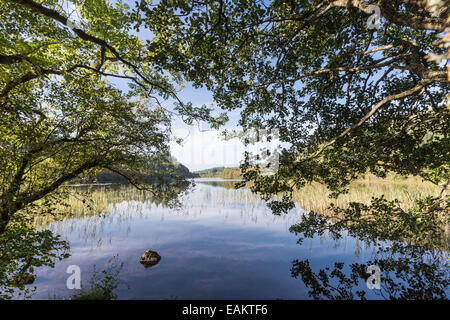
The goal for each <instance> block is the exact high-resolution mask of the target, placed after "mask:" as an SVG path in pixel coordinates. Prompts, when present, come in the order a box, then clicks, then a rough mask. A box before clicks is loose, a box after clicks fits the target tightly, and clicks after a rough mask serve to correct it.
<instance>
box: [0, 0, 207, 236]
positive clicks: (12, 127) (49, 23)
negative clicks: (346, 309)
mask: <svg viewBox="0 0 450 320" xmlns="http://www.w3.org/2000/svg"><path fill="white" fill-rule="evenodd" d="M0 12H1V13H0V22H1V23H0V106H1V107H0V122H1V127H0V185H1V187H0V233H1V232H2V231H3V230H4V229H5V226H6V225H7V223H8V221H10V219H11V217H12V215H14V214H15V213H16V212H18V211H20V210H23V209H26V208H27V206H29V205H30V204H32V203H33V202H35V201H37V200H41V199H44V198H45V197H47V196H49V195H51V194H54V193H55V192H57V191H58V190H59V189H60V186H61V185H63V184H64V183H65V182H67V181H69V180H71V179H73V178H75V177H77V176H79V175H80V174H82V173H92V172H93V170H97V169H103V170H105V169H106V170H109V171H111V172H114V173H116V174H119V175H121V176H124V177H126V179H128V180H129V181H130V182H132V183H133V184H135V185H136V186H138V185H140V184H139V182H138V181H137V179H136V177H139V176H143V175H144V174H147V173H149V172H148V171H152V170H153V169H155V168H157V165H156V164H158V163H166V162H167V161H170V154H169V148H168V143H169V139H170V120H171V116H172V115H173V114H174V113H177V112H181V111H177V110H185V109H186V110H188V111H192V112H191V113H189V112H188V111H185V112H184V114H191V115H192V114H194V113H195V111H196V110H197V109H195V108H192V106H191V105H190V104H189V103H182V102H181V100H179V99H178V97H177V90H179V85H180V81H179V77H178V76H177V74H176V73H175V72H174V73H172V74H169V73H168V72H166V71H165V70H164V67H163V66H160V65H158V63H157V61H156V60H155V59H154V58H153V57H154V52H153V51H151V50H148V49H147V46H148V45H149V43H151V40H145V39H142V35H141V37H139V36H138V35H137V34H136V33H135V32H134V31H133V29H132V27H133V25H134V23H135V22H136V16H135V15H134V14H133V12H132V10H131V9H130V7H129V6H128V5H127V4H126V3H124V2H121V1H114V3H112V2H111V3H110V2H108V1H95V0H92V1H90V0H89V1H78V0H75V1H53V0H50V1H32V0H2V1H0ZM126 84H128V87H127V86H126ZM165 100H170V101H172V102H173V101H174V102H175V107H174V108H168V107H167V105H168V104H165V105H163V103H162V101H165ZM172 102H171V103H172ZM195 116H196V115H195V114H194V116H193V117H195ZM198 116H199V117H206V118H207V119H210V118H209V113H208V110H207V109H204V110H203V109H202V113H201V114H200V115H198ZM188 120H189V119H187V121H188ZM190 120H191V121H192V117H191V118H190ZM211 120H212V118H211ZM212 121H213V120H212ZM155 170H156V169H155ZM149 189H152V190H154V189H155V188H154V187H153V188H150V187H149Z"/></svg>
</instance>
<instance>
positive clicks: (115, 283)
mask: <svg viewBox="0 0 450 320" xmlns="http://www.w3.org/2000/svg"><path fill="white" fill-rule="evenodd" d="M122 267H123V263H120V264H118V257H117V256H114V257H113V258H112V259H110V260H109V261H108V267H107V268H106V269H104V270H102V271H101V272H99V271H97V270H96V266H95V265H94V273H93V274H92V276H91V279H90V280H89V287H88V288H81V289H80V292H78V293H76V294H74V295H73V296H72V297H71V300H116V299H117V294H116V293H115V292H114V291H115V290H116V289H117V288H118V287H119V285H120V284H122V283H123V282H122V281H121V280H120V278H119V274H120V272H121V270H122Z"/></svg>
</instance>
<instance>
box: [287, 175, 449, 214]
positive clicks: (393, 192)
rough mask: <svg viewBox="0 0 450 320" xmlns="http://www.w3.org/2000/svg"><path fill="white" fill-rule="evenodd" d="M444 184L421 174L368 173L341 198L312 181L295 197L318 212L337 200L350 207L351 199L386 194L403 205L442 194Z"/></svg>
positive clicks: (409, 204) (358, 200)
mask: <svg viewBox="0 0 450 320" xmlns="http://www.w3.org/2000/svg"><path fill="white" fill-rule="evenodd" d="M439 192H440V188H439V187H437V186H435V185H434V184H432V183H430V182H428V181H423V180H422V179H420V178H417V177H408V178H398V177H392V176H391V177H387V178H385V179H381V178H377V177H374V176H366V177H364V178H362V179H358V180H355V181H354V182H352V183H351V184H350V186H349V191H348V193H346V194H341V195H339V197H338V198H336V199H335V198H330V197H329V196H330V191H329V190H328V189H327V188H326V186H324V185H322V184H319V183H311V184H309V185H306V186H304V187H303V188H301V189H299V190H296V191H295V192H294V201H295V202H297V203H298V204H299V206H300V207H302V208H303V209H304V210H307V211H311V210H312V211H315V212H318V213H324V214H326V213H329V209H328V207H329V205H330V204H331V203H334V204H335V205H336V206H338V207H341V208H347V207H348V205H349V203H350V202H361V203H364V204H370V202H371V200H372V198H373V197H380V196H381V195H383V196H384V198H385V199H387V200H394V199H398V200H399V201H400V206H401V207H402V209H404V210H407V209H410V208H411V207H413V206H414V204H415V202H416V201H417V200H418V199H421V198H425V197H427V196H438V195H439Z"/></svg>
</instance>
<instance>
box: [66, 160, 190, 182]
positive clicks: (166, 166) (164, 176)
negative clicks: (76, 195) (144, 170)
mask: <svg viewBox="0 0 450 320" xmlns="http://www.w3.org/2000/svg"><path fill="white" fill-rule="evenodd" d="M171 161H172V162H167V163H163V164H150V165H149V166H150V168H151V170H152V172H153V174H151V175H143V174H139V175H138V177H139V180H140V181H144V182H149V183H152V182H156V181H158V182H161V181H164V180H170V179H174V177H175V176H179V177H185V178H195V177H198V175H197V174H194V173H192V172H190V171H189V169H188V168H187V167H186V166H184V165H183V164H181V163H179V162H177V161H176V160H175V159H171ZM71 183H120V184H128V183H129V181H128V180H127V179H126V178H125V177H123V176H121V175H119V174H117V173H114V172H111V171H109V170H102V171H101V172H99V173H97V174H96V175H95V176H94V177H91V176H89V177H86V176H85V177H79V178H76V179H74V180H72V181H71Z"/></svg>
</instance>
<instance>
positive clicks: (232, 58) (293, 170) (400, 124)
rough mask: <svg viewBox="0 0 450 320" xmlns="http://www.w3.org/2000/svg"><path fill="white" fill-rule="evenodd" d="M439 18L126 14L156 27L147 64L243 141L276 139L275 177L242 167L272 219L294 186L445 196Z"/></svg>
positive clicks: (416, 13) (392, 6)
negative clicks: (366, 182)
mask: <svg viewBox="0 0 450 320" xmlns="http://www.w3.org/2000/svg"><path fill="white" fill-rule="evenodd" d="M374 8H378V9H379V12H380V15H381V19H378V20H379V21H378V23H379V26H378V28H374V27H373V25H371V23H372V24H373V22H374V21H373V18H376V17H374V16H373V14H374V13H375V12H376V10H375V9H374ZM448 11H449V6H448V2H446V1H421V0H416V1H413V0H410V1H400V0H398V1H392V0H389V1H387V0H377V1H363V0H335V1H332V0H324V1H319V0H317V1H303V0H293V1H280V0H273V1H181V0H180V1H168V0H167V1H164V0H162V1H160V2H158V5H157V6H152V5H150V2H149V1H145V0H142V1H140V5H139V7H138V8H137V10H136V14H137V15H139V16H140V17H141V18H140V19H141V22H140V23H139V25H138V26H141V25H142V26H146V27H150V26H154V25H164V26H165V27H164V29H161V30H158V31H159V32H160V34H161V37H160V38H159V41H155V42H154V43H152V44H151V47H158V48H160V49H159V50H158V51H157V52H160V53H159V54H157V55H156V56H155V59H157V61H159V62H160V63H161V64H163V65H165V66H166V67H167V68H168V69H171V70H172V69H173V70H178V71H180V70H181V71H182V72H183V74H184V75H185V78H186V79H187V80H189V81H192V82H193V83H194V85H196V86H202V85H205V86H206V87H207V88H208V89H210V90H211V91H212V92H213V94H214V99H215V102H216V103H217V105H218V106H219V107H221V108H222V109H224V110H239V111H240V114H241V118H240V125H241V126H242V127H243V128H244V130H251V129H261V130H269V131H270V130H277V131H278V134H279V138H280V141H281V142H284V143H286V144H288V145H289V147H286V148H284V149H283V151H282V153H281V155H280V158H279V161H280V163H279V169H278V172H277V173H276V174H274V175H266V174H261V171H262V170H261V168H260V167H258V166H254V165H251V163H250V161H247V162H246V163H244V165H243V166H242V167H241V168H242V169H243V172H244V177H245V179H246V181H251V182H252V190H253V191H256V192H259V193H261V194H262V195H263V196H264V197H265V198H266V199H271V198H272V196H273V195H274V194H279V193H282V194H284V196H285V197H284V201H272V202H271V206H272V209H274V210H275V212H281V211H285V210H287V209H289V208H291V207H292V205H293V204H292V202H290V201H289V200H290V195H291V194H292V191H293V190H294V189H295V188H299V187H301V186H303V185H304V184H305V183H308V182H311V181H318V182H321V183H324V184H326V185H327V186H328V187H329V188H330V189H331V190H333V191H334V192H335V193H340V192H345V190H346V187H347V186H348V184H349V182H350V181H352V180H353V179H355V178H356V177H358V176H359V175H361V174H364V173H366V172H367V171H368V170H369V171H371V172H372V173H374V174H376V175H377V176H380V177H384V176H385V175H386V173H387V172H388V171H392V172H397V173H400V174H404V175H409V174H411V175H418V176H421V177H423V178H424V179H426V180H429V181H432V182H433V183H436V184H439V185H441V186H442V188H443V190H445V189H446V188H447V186H448V184H449V172H450V170H449V168H450V167H449V159H450V140H449V135H448V133H449V132H450V130H449V125H450V121H449V119H450V117H449V104H448V97H447V100H445V99H446V96H447V95H448V93H449V80H450V68H449V66H448V59H449V51H448V49H449V41H450V39H449V37H450V31H449V23H450V20H449V15H448ZM375 26H376V25H375ZM175 44H176V46H175ZM443 194H445V192H444V191H443Z"/></svg>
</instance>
